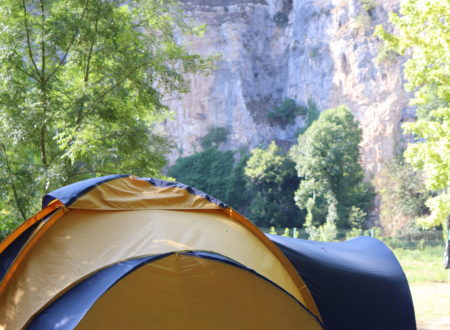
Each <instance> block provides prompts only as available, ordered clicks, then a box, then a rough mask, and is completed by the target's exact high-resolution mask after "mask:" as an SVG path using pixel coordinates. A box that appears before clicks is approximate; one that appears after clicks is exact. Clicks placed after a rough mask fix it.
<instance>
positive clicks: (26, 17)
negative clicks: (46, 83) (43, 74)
mask: <svg viewBox="0 0 450 330" xmlns="http://www.w3.org/2000/svg"><path fill="white" fill-rule="evenodd" d="M22 6H23V14H24V16H25V32H26V36H27V48H28V55H29V56H30V59H31V62H32V63H33V66H34V69H35V70H36V73H37V74H38V76H40V72H39V69H38V67H37V65H36V62H35V61H34V57H33V51H32V50H31V41H30V29H29V27H28V14H27V7H26V5H25V0H22Z"/></svg>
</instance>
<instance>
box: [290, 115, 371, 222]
mask: <svg viewBox="0 0 450 330" xmlns="http://www.w3.org/2000/svg"><path fill="white" fill-rule="evenodd" d="M360 142H361V129H360V128H359V126H358V123H357V122H356V121H355V119H354V118H353V116H352V114H351V113H350V111H348V110H347V109H346V108H345V107H339V108H335V109H329V110H326V111H324V112H322V113H321V114H320V116H319V119H318V120H316V121H315V122H314V123H313V124H312V125H311V126H310V127H309V128H308V129H307V131H306V132H305V133H304V134H302V135H300V136H299V137H298V144H297V145H296V146H294V147H293V148H292V149H291V153H290V155H291V157H292V159H293V160H294V161H295V162H296V168H297V171H298V175H299V177H300V178H301V179H302V180H301V181H300V186H299V188H298V190H297V191H296V193H295V201H296V203H297V205H298V206H299V207H300V208H301V209H306V210H307V212H308V214H307V217H306V225H307V226H314V225H321V224H323V223H325V221H326V220H327V221H329V222H334V223H335V224H336V226H337V227H338V228H348V227H363V226H364V225H365V223H364V222H365V220H366V215H367V213H368V211H369V209H370V207H371V204H372V200H373V189H372V188H371V186H370V185H369V184H368V183H366V182H364V173H363V169H362V167H361V165H360V164H359V143H360Z"/></svg>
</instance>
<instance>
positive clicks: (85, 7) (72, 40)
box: [46, 0, 89, 81]
mask: <svg viewBox="0 0 450 330" xmlns="http://www.w3.org/2000/svg"><path fill="white" fill-rule="evenodd" d="M88 4H89V0H86V4H85V6H84V9H83V12H82V13H81V16H80V20H79V22H78V24H77V28H76V29H75V32H74V33H73V36H72V39H71V40H70V43H69V46H68V47H67V49H66V51H65V53H64V56H63V57H62V59H61V61H60V62H59V63H58V65H57V66H56V67H55V69H54V70H53V71H52V72H51V73H50V74H49V76H48V77H47V79H46V81H49V80H50V79H51V78H52V77H53V76H54V75H55V74H56V72H58V70H59V68H60V67H61V66H62V65H63V64H64V62H65V61H66V58H67V55H69V51H70V49H71V48H72V46H73V44H74V42H75V39H76V38H77V35H78V31H79V26H80V24H81V21H82V20H83V18H84V15H85V14H86V12H87V7H88Z"/></svg>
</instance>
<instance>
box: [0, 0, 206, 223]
mask: <svg viewBox="0 0 450 330" xmlns="http://www.w3.org/2000/svg"><path fill="white" fill-rule="evenodd" d="M0 8H1V9H0V171H1V176H0V182H1V184H2V187H3V189H2V191H1V192H0V194H1V203H2V205H1V208H2V209H7V210H9V211H8V212H6V213H2V215H1V216H2V217H6V218H8V217H11V218H14V219H25V218H26V217H28V216H29V215H30V214H31V212H33V211H34V210H33V208H35V207H37V206H38V203H37V200H38V198H39V197H40V196H41V195H42V194H43V193H45V192H46V191H49V190H51V189H53V188H55V187H58V186H60V185H62V184H67V183H70V182H73V181H78V180H80V179H83V178H85V177H86V176H94V175H99V174H104V173H117V172H131V173H135V174H137V175H148V176H157V175H159V173H160V169H161V168H162V167H163V166H164V164H165V159H164V154H165V153H166V152H167V150H168V147H169V144H168V143H167V141H166V140H165V139H164V138H162V137H161V136H158V135H157V134H155V133H153V132H152V125H154V124H155V123H156V122H158V121H159V120H161V119H162V118H165V117H166V115H167V113H168V109H167V107H166V106H164V105H163V104H162V102H161V99H162V94H163V93H164V94H170V93H175V94H178V93H183V92H186V91H187V90H188V84H187V82H186V80H185V79H184V74H187V73H193V72H204V71H205V70H207V69H208V67H209V66H210V59H205V58H202V57H200V56H199V55H195V54H190V53H189V52H188V51H187V50H186V49H185V48H183V47H182V46H180V45H178V44H177V43H176V41H175V36H174V33H175V32H176V33H197V32H201V31H200V29H199V28H190V27H189V26H188V24H187V23H186V22H185V20H184V18H183V14H182V11H181V9H180V7H179V6H178V4H177V2H176V1H171V0H168V1H143V0H136V1H133V2H132V3H130V2H127V1H119V0H0ZM5 214H6V215H5ZM6 218H5V219H6ZM5 219H4V221H6V220H5Z"/></svg>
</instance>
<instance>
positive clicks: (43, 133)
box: [39, 121, 48, 168]
mask: <svg viewBox="0 0 450 330" xmlns="http://www.w3.org/2000/svg"><path fill="white" fill-rule="evenodd" d="M46 135H47V125H46V122H45V121H44V123H43V124H42V127H41V134H40V141H39V142H40V145H41V161H42V164H43V165H44V167H45V168H47V167H48V162H47V148H46V145H45V137H46Z"/></svg>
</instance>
